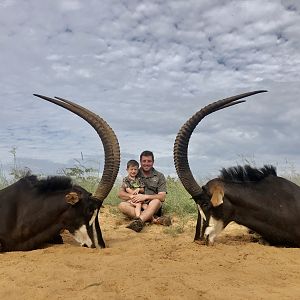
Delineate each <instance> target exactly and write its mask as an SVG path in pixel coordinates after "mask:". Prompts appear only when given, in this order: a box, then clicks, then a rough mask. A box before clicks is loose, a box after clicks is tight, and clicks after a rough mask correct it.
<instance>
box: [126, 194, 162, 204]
mask: <svg viewBox="0 0 300 300" xmlns="http://www.w3.org/2000/svg"><path fill="white" fill-rule="evenodd" d="M153 199H158V200H159V201H161V202H164V201H165V199H166V193H165V192H159V193H158V194H154V195H144V194H137V195H133V197H132V198H131V200H132V202H144V201H146V200H153Z"/></svg>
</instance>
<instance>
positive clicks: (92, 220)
mask: <svg viewBox="0 0 300 300" xmlns="http://www.w3.org/2000/svg"><path fill="white" fill-rule="evenodd" d="M97 211H98V209H95V211H94V213H93V215H92V217H91V219H90V221H89V225H90V226H92V224H93V223H94V222H95V219H96V216H97Z"/></svg>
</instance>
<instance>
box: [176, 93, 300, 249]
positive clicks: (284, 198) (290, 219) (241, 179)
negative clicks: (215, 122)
mask: <svg viewBox="0 0 300 300" xmlns="http://www.w3.org/2000/svg"><path fill="white" fill-rule="evenodd" d="M262 92H266V91H262V90H261V91H254V92H250V93H245V94H241V95H237V96H233V97H230V98H227V99H223V100H219V101H216V102H213V103H211V104H209V105H207V106H205V107H204V108H202V109H201V110H199V111H198V112H197V113H195V114H194V115H193V116H192V117H191V118H190V119H189V120H188V121H187V122H186V123H185V124H184V125H183V126H182V127H181V129H180V130H179V132H178V134H177V137H176V140H175V144H174V163H175V168H176V171H177V174H178V177H179V178H180V180H181V182H182V184H183V185H184V187H185V189H186V190H187V191H188V193H189V194H190V195H191V196H192V198H193V199H194V201H195V202H196V204H197V207H198V220H197V225H196V233H195V240H203V241H204V240H205V242H206V244H213V243H214V241H215V238H216V237H217V236H218V234H219V233H220V232H221V231H222V230H223V229H224V228H225V227H226V226H227V225H228V224H229V223H230V222H231V221H235V222H236V223H238V224H241V225H244V226H246V227H248V228H250V229H251V230H253V231H255V232H256V233H258V234H260V235H261V236H262V237H263V238H264V239H265V240H266V241H268V242H269V243H270V244H273V245H285V246H297V247H299V246H300V230H299V227H298V226H299V225H300V221H299V220H300V187H299V186H298V185H296V184H294V183H292V182H290V181H288V180H286V179H284V178H281V177H278V176H277V174H276V170H275V168H274V167H273V166H264V167H263V168H261V169H256V168H252V167H250V166H244V167H241V166H238V167H235V168H228V169H223V170H222V171H221V174H220V176H219V177H217V178H214V179H212V180H210V181H209V182H207V183H206V184H205V185H204V186H202V187H200V186H199V185H198V183H197V182H196V180H195V179H194V177H193V175H192V172H191V170H190V167H189V163H188V155H187V151H188V145H189V139H190V137H191V135H192V133H193V131H194V129H195V127H196V126H197V125H198V123H199V122H200V121H201V120H202V119H203V118H204V117H205V116H207V115H209V114H211V113H213V112H216V111H218V110H220V109H223V108H226V107H229V106H232V105H236V104H239V103H242V102H245V100H239V99H242V98H245V97H248V96H251V95H254V94H258V93H262Z"/></svg>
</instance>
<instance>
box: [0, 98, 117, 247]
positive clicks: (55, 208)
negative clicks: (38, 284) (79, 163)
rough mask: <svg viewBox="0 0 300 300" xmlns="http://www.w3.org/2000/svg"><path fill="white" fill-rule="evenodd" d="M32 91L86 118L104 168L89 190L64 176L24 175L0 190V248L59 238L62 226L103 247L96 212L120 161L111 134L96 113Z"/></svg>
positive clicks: (89, 243) (77, 237)
mask: <svg viewBox="0 0 300 300" xmlns="http://www.w3.org/2000/svg"><path fill="white" fill-rule="evenodd" d="M35 96H38V97H40V98H42V99H44V100H46V101H49V102H52V103H54V104H56V105H59V106H61V107H63V108H65V109H67V110H69V111H71V112H73V113H75V114H77V115H78V116H80V117H81V118H83V119H84V120H86V121H87V122H88V123H89V124H90V125H91V126H92V127H93V128H94V129H95V130H96V132H97V133H98V135H99V137H100V138H101V140H102V143H103V148H104V156H105V162H104V169H103V175H102V177H101V180H100V182H99V184H98V187H97V189H96V192H95V193H94V195H92V194H91V193H89V192H88V191H86V190H85V189H84V188H82V187H80V186H78V185H74V184H73V183H72V181H71V179H70V178H67V177H58V176H56V177H49V178H47V179H38V178H37V177H36V176H34V175H28V176H25V177H24V178H22V179H20V180H19V181H18V182H16V183H14V184H12V185H10V186H8V187H6V188H5V189H3V190H1V191H0V251H2V252H3V251H17V250H32V249H36V248H38V247H40V246H42V245H43V244H44V243H47V242H62V239H61V236H60V232H61V231H62V230H64V229H66V230H68V231H69V232H70V233H71V234H72V235H73V236H74V238H75V240H77V241H78V242H79V243H80V244H81V245H82V246H87V247H91V248H104V247H105V243H104V240H103V238H102V234H101V229H100V225H99V220H98V215H99V211H100V207H101V205H102V202H103V200H104V199H105V198H106V197H107V195H108V193H109V192H110V190H111V188H112V187H113V184H114V182H115V179H116V177H117V174H118V171H119V165H120V148H119V143H118V140H117V137H116V135H115V133H114V132H113V130H112V129H111V128H110V127H109V125H108V124H107V123H106V122H105V121H104V120H103V119H102V118H100V117H99V116H98V115H96V114H94V113H93V112H90V111H89V110H87V109H85V108H84V107H81V106H79V105H77V104H75V103H73V102H71V101H68V100H66V99H62V98H55V99H54V98H49V97H45V96H41V95H35Z"/></svg>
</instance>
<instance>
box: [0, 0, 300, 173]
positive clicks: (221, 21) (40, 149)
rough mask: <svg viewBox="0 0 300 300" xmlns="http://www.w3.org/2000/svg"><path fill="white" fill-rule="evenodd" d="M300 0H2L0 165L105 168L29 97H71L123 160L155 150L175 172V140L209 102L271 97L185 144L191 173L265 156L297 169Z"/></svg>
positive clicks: (73, 127)
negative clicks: (115, 143) (100, 125)
mask: <svg viewBox="0 0 300 300" xmlns="http://www.w3.org/2000/svg"><path fill="white" fill-rule="evenodd" d="M299 3H300V2H299V1H297V0H294V1H292V0H281V1H280V0H270V1H268V0H249V1H247V0H244V1H224V0H182V1H181V0H174V1H161V0H152V1H140V0H139V1H138V0H136V1H132V0H123V1H121V0H120V1H118V0H102V1H96V0H93V1H79V0H78V1H76V0H51V1H50V0H47V1H38V0H26V1H25V0H23V1H17V0H1V1H0V53H1V55H0V65H1V68H0V79H1V80H0V95H1V97H0V103H1V110H0V120H1V126H0V166H1V170H2V171H3V170H4V171H5V170H9V168H11V167H12V164H13V153H12V152H14V150H15V155H16V159H17V164H18V166H20V167H25V166H27V167H28V168H30V169H31V170H32V171H33V172H36V173H43V174H50V173H51V174H56V173H57V170H60V169H61V168H64V167H66V166H73V165H74V164H75V163H76V161H77V162H79V163H82V164H85V165H93V166H94V165H95V164H96V166H97V167H98V168H99V170H100V172H101V170H102V167H103V148H102V144H101V142H100V140H99V138H98V136H97V134H96V133H95V131H94V130H93V129H92V128H91V127H90V125H88V124H87V123H86V122H85V121H83V120H82V119H80V118H79V117H78V116H75V115H73V114H71V113H70V112H68V111H66V110H64V109H62V108H60V107H57V106H55V105H53V104H51V103H48V102H45V101H43V100H41V99H38V98H36V97H34V96H33V95H32V94H33V93H38V94H42V95H46V96H50V97H54V96H59V97H63V98H66V99H70V100H72V101H74V102H76V103H79V104H80V105H82V106H84V107H86V108H88V109H90V110H92V111H94V112H96V113H97V114H99V115H100V116H101V117H102V118H104V119H105V120H106V121H107V122H108V123H109V124H110V126H111V127H112V128H113V129H114V131H115V133H116V135H117V136H118V139H119V142H120V147H121V155H122V162H121V166H120V175H123V174H124V169H125V162H126V161H127V160H128V159H132V158H136V159H137V158H138V156H139V153H140V152H141V151H142V150H145V149H149V150H152V151H153V152H154V154H155V156H156V162H155V164H156V167H157V169H159V170H161V171H163V172H164V173H165V174H166V175H174V174H175V169H174V166H173V157H172V152H173V144H174V140H175V137H176V134H177V132H178V130H179V129H180V127H181V126H182V125H183V123H184V122H185V121H186V120H187V119H188V118H189V117H190V116H192V115H193V114H194V113H195V112H196V111H198V110H199V109H200V108H201V107H203V106H204V105H206V104H208V103H210V102H213V101H215V100H218V99H221V98H226V97H229V96H232V95H236V94H239V93H243V92H248V91H253V90H258V89H266V90H268V93H264V94H258V95H255V96H252V97H250V98H247V102H246V103H243V104H240V105H238V106H234V107H232V108H228V109H226V110H223V111H219V112H216V113H214V114H213V115H210V116H209V117H207V118H206V119H204V120H203V121H202V122H201V123H200V124H199V126H198V127H197V128H196V130H195V132H194V134H193V136H192V138H191V140H190V145H189V161H190V165H191V169H192V171H193V172H194V174H195V177H196V178H197V177H198V178H200V177H201V178H202V177H211V176H214V175H216V174H217V173H218V170H219V169H220V168H222V167H228V166H231V165H236V164H238V163H244V162H251V163H253V164H255V165H257V166H261V165H262V164H264V163H268V164H270V163H272V164H274V165H275V166H277V168H278V172H279V173H284V172H286V171H287V170H288V171H290V170H297V171H299V170H300V156H299V153H300V140H299V130H300V105H299V100H298V99H299V94H300V84H299V83H300V4H299Z"/></svg>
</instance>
